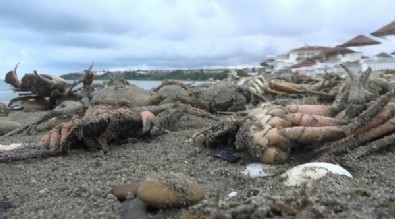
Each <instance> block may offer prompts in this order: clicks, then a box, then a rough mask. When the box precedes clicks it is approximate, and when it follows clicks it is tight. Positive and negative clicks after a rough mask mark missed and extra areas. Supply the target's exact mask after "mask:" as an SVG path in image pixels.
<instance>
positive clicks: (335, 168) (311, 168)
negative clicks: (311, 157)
mask: <svg viewBox="0 0 395 219" xmlns="http://www.w3.org/2000/svg"><path fill="white" fill-rule="evenodd" d="M328 172H331V173H333V174H338V175H345V176H348V177H351V178H352V175H351V174H350V172H348V171H347V170H346V169H344V168H343V167H341V166H339V165H335V164H331V163H321V162H314V163H305V164H302V165H299V166H296V167H293V168H291V169H289V170H287V171H286V172H285V173H283V174H282V177H284V178H285V180H284V184H285V185H286V186H298V185H302V184H304V183H309V182H312V181H314V180H317V179H319V178H321V177H323V176H325V175H326V174H327V173H328Z"/></svg>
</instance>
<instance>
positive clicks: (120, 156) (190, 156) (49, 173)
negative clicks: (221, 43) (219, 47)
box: [0, 112, 395, 218]
mask: <svg viewBox="0 0 395 219" xmlns="http://www.w3.org/2000/svg"><path fill="white" fill-rule="evenodd" d="M43 113H44V112H38V113H23V112H11V114H10V118H12V119H13V120H14V121H18V122H20V123H22V124H28V123H30V122H32V121H34V120H35V119H37V118H39V117H40V116H41V115H43ZM197 130H198V129H191V130H184V131H175V132H170V133H167V134H164V135H161V136H159V137H155V138H152V139H149V140H142V141H137V142H135V143H128V144H124V145H114V146H112V147H111V149H110V151H109V152H108V153H106V154H103V153H102V152H88V151H84V150H73V151H72V152H71V153H70V154H68V155H67V156H61V157H52V158H46V159H30V160H25V161H16V162H10V163H1V164H0V182H1V186H0V194H1V195H0V199H1V200H7V201H9V202H10V203H11V208H9V209H7V211H6V214H7V216H8V217H9V218H119V217H120V215H121V209H120V207H121V203H120V202H119V201H118V200H117V199H116V198H115V196H113V195H112V194H111V192H110V190H111V188H112V185H117V184H123V183H128V182H141V181H143V180H144V179H145V178H146V177H148V176H150V175H152V174H153V173H158V172H171V171H173V172H180V173H185V174H187V175H190V176H193V177H194V178H195V179H196V180H197V182H198V183H199V184H201V185H202V186H203V188H204V191H205V199H204V200H203V201H202V202H200V203H199V204H198V205H197V206H192V207H190V209H194V211H196V212H199V211H203V210H202V209H203V208H204V207H205V206H211V207H212V209H215V210H216V211H217V212H216V213H218V214H222V215H225V214H226V213H227V212H231V211H232V208H231V207H232V206H233V207H235V206H239V208H240V212H242V210H243V208H244V211H245V212H248V207H251V206H255V205H259V206H261V207H262V208H269V212H265V214H266V215H265V216H266V217H269V218H274V217H275V218H282V217H284V218H295V217H299V218H317V217H318V215H319V216H320V217H328V218H395V168H394V167H395V166H394V158H395V150H394V147H392V149H387V150H386V151H382V152H380V153H376V154H373V155H370V156H367V157H363V158H360V159H359V160H357V161H356V162H354V163H353V164H352V166H350V167H346V168H347V169H348V170H349V171H350V172H351V173H352V174H353V176H354V178H353V179H351V178H348V177H345V176H335V175H327V176H325V177H324V178H322V179H320V180H318V181H316V182H314V183H313V184H312V186H310V187H303V186H302V187H285V186H284V185H283V183H282V182H281V179H280V177H279V176H272V177H265V178H250V177H247V176H245V175H242V174H241V173H240V171H242V170H243V169H244V168H245V166H246V165H247V164H248V163H251V162H254V160H252V158H251V157H250V156H249V155H248V154H247V153H246V152H238V153H237V155H239V156H241V160H240V161H239V162H237V163H229V162H227V161H224V160H219V159H216V158H213V157H212V156H210V153H211V149H208V148H204V147H200V146H195V145H191V144H190V143H188V142H187V140H188V138H190V137H191V136H192V135H193V134H194V133H195V132H196V131H197ZM42 134H43V132H41V133H37V134H36V135H31V136H29V135H26V134H21V135H15V136H12V137H6V138H2V139H1V144H10V143H27V144H33V145H34V144H37V142H38V141H39V139H40V137H41V135H42ZM298 163H303V162H302V161H300V160H297V159H295V157H292V158H291V159H290V161H289V162H288V163H286V164H284V165H278V166H276V167H275V168H276V169H277V170H278V171H283V170H286V169H288V168H290V167H292V166H294V165H296V164H298ZM230 192H237V195H236V196H235V197H232V198H227V195H228V194H229V193H230ZM217 195H219V203H218V205H217V202H216V197H217ZM1 200H0V201H1ZM246 200H247V201H246ZM248 200H249V201H248ZM251 200H252V201H251ZM273 203H279V204H281V203H282V204H284V203H288V205H290V206H293V209H294V210H296V212H292V211H289V210H288V214H289V215H288V216H287V215H286V214H287V213H286V212H287V210H286V207H284V205H273ZM213 206H214V207H213ZM215 206H217V207H215ZM276 206H277V207H276ZM279 206H280V207H279ZM281 206H283V207H281ZM258 210H259V209H258V208H256V210H251V209H249V211H250V212H251V211H256V212H255V215H256V216H257V217H258V216H262V215H260V214H259V212H257V211H258ZM186 211H188V207H185V208H172V209H163V210H158V211H152V212H151V213H150V215H151V216H152V217H153V218H179V217H180V216H181V215H183V214H184V213H185V212H186ZM302 211H304V212H307V213H304V214H301V213H298V212H302ZM309 213H310V215H312V217H307V216H305V217H302V216H303V215H309ZM301 215H302V216H301ZM242 216H243V215H242V214H241V213H240V214H239V215H234V217H235V218H242Z"/></svg>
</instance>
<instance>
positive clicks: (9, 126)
mask: <svg viewBox="0 0 395 219" xmlns="http://www.w3.org/2000/svg"><path fill="white" fill-rule="evenodd" d="M20 126H21V124H19V123H17V122H14V121H11V120H8V119H0V136H1V135H5V134H6V133H8V132H10V131H12V130H14V129H16V128H19V127H20Z"/></svg>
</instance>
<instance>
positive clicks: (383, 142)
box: [346, 133, 395, 159]
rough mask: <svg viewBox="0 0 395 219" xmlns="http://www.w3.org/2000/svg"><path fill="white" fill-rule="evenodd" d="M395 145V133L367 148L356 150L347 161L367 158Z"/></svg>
mask: <svg viewBox="0 0 395 219" xmlns="http://www.w3.org/2000/svg"><path fill="white" fill-rule="evenodd" d="M394 143H395V133H393V134H391V135H388V136H385V137H383V138H380V139H378V140H376V141H373V142H370V143H369V144H367V145H365V146H362V147H358V148H356V149H355V150H353V151H352V153H350V155H348V157H346V158H347V159H357V158H359V157H362V156H366V155H368V154H371V153H373V152H375V151H378V150H380V149H382V148H385V147H388V146H390V145H393V144H394Z"/></svg>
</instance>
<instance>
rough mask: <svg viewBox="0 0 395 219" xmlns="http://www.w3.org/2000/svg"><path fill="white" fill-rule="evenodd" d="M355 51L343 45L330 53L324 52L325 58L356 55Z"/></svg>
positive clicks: (329, 51)
mask: <svg viewBox="0 0 395 219" xmlns="http://www.w3.org/2000/svg"><path fill="white" fill-rule="evenodd" d="M354 52H355V51H354V50H351V49H349V48H346V47H344V46H342V45H337V46H335V47H333V48H331V49H329V50H328V51H325V52H324V55H325V57H329V56H333V55H344V54H347V53H354Z"/></svg>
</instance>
